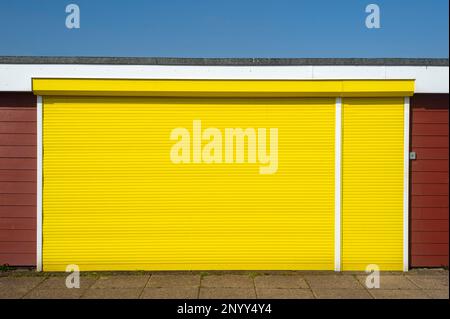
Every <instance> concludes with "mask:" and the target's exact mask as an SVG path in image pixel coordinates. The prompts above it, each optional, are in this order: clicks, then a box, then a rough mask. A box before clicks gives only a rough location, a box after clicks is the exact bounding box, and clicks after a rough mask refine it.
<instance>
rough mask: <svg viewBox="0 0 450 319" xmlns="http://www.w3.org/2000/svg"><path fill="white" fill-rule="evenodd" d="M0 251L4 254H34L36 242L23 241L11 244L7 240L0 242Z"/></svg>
mask: <svg viewBox="0 0 450 319" xmlns="http://www.w3.org/2000/svg"><path fill="white" fill-rule="evenodd" d="M0 251H2V252H3V253H4V254H5V253H9V254H34V252H35V251H36V243H35V242H34V241H24V242H18V243H16V244H15V245H11V244H10V243H9V242H0Z"/></svg>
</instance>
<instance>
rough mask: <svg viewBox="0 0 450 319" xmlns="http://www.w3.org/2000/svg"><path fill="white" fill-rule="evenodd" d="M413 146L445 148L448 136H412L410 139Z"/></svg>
mask: <svg viewBox="0 0 450 319" xmlns="http://www.w3.org/2000/svg"><path fill="white" fill-rule="evenodd" d="M411 144H412V147H413V148H416V147H428V148H447V149H448V136H433V137H432V138H431V137H430V136H423V135H421V136H414V137H413V138H412V140H411Z"/></svg>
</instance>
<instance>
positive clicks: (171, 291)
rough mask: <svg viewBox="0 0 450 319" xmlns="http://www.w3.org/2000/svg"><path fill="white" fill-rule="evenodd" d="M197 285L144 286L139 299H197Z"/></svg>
mask: <svg viewBox="0 0 450 319" xmlns="http://www.w3.org/2000/svg"><path fill="white" fill-rule="evenodd" d="M198 290H199V288H198V287H172V288H145V289H144V291H143V292H142V294H141V299H197V298H198Z"/></svg>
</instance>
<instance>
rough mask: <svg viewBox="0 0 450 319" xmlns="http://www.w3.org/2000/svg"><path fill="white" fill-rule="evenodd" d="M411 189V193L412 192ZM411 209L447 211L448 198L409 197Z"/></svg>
mask: <svg viewBox="0 0 450 319" xmlns="http://www.w3.org/2000/svg"><path fill="white" fill-rule="evenodd" d="M414 186H415V185H414V184H413V187H411V193H412V192H413V190H412V189H413V188H414ZM411 207H412V208H416V207H422V208H435V207H442V208H447V210H448V196H428V195H423V196H422V195H420V196H418V195H413V196H411Z"/></svg>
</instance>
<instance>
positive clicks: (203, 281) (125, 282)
mask: <svg viewBox="0 0 450 319" xmlns="http://www.w3.org/2000/svg"><path fill="white" fill-rule="evenodd" d="M66 276H67V274H66V273H36V272H34V271H32V270H15V271H7V272H2V273H0V299H2V298H14V299H18V298H24V299H30V298H31V299H54V298H56V299H61V298H69V299H72V298H75V299H78V298H83V299H97V298H99V299H100V298H108V299H110V298H131V299H137V298H142V299H165V298H173V299H198V298H200V299H209V298H215V299H226V298H237V299H272V298H276V299H282V298H284V299H313V298H318V299H386V298H387V299H405V298H407V299H430V298H432V299H448V298H449V287H448V270H443V269H414V270H411V271H410V272H408V273H396V272H384V273H381V277H380V288H378V289H368V288H367V287H366V286H365V280H366V274H365V273H363V272H352V273H334V272H314V271H308V272H305V271H289V272H287V271H286V272H283V271H278V272H275V271H273V272H265V271H255V272H237V271H234V272H213V271H210V272H97V273H95V272H86V273H82V274H81V281H80V288H79V289H77V288H72V289H68V288H66V286H65V279H66Z"/></svg>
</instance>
